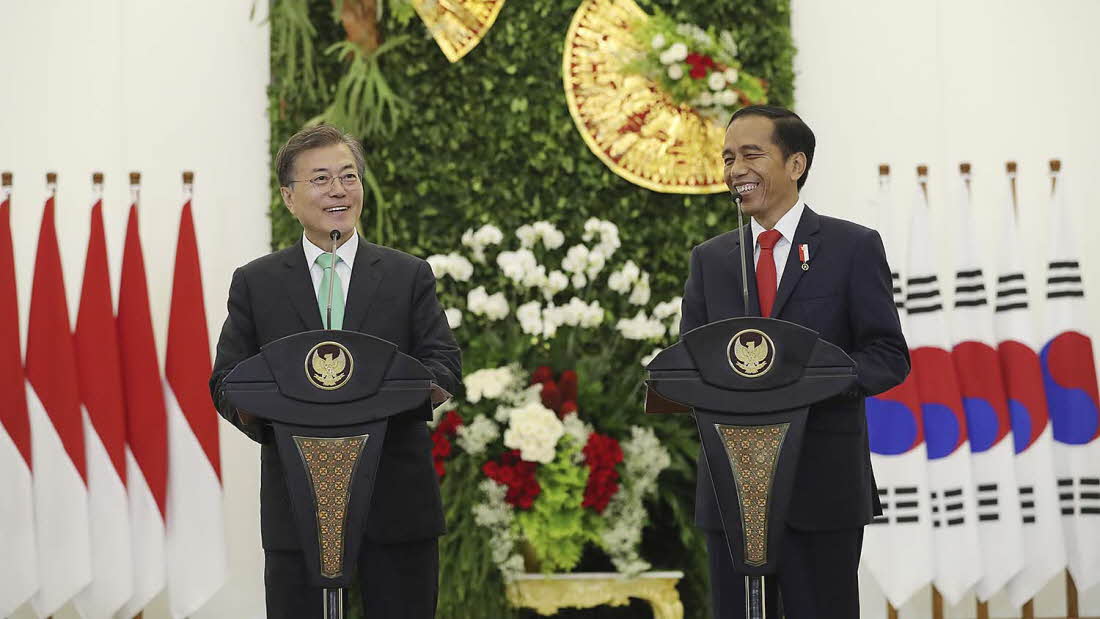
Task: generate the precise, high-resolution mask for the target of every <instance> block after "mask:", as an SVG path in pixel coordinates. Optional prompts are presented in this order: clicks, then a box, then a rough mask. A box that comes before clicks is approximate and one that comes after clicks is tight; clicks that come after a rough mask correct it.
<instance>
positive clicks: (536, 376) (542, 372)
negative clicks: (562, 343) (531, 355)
mask: <svg viewBox="0 0 1100 619" xmlns="http://www.w3.org/2000/svg"><path fill="white" fill-rule="evenodd" d="M548 380H554V370H551V369H550V366H548V365H540V366H539V367H537V368H536V369H535V371H534V372H532V373H531V384H532V385H534V384H536V383H544V382H546V381H548Z"/></svg>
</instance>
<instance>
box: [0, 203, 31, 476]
mask: <svg viewBox="0 0 1100 619" xmlns="http://www.w3.org/2000/svg"><path fill="white" fill-rule="evenodd" d="M0 342H3V343H4V346H3V350H0V426H3V428H4V431H6V432H7V433H8V436H10V437H11V440H12V442H13V443H15V447H16V449H18V450H19V453H20V455H22V456H23V460H25V461H26V462H27V468H28V469H29V468H31V425H30V419H29V418H28V417H27V391H26V388H25V387H24V385H23V379H24V377H23V351H22V350H20V349H19V300H18V296H17V293H16V286H15V250H14V249H13V247H12V242H11V200H10V199H9V198H5V199H4V201H3V202H0Z"/></svg>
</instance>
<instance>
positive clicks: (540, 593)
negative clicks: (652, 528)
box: [506, 572, 684, 619]
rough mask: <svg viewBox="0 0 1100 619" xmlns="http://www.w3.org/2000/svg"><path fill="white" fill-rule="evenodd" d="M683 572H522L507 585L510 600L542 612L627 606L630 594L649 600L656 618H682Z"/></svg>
mask: <svg viewBox="0 0 1100 619" xmlns="http://www.w3.org/2000/svg"><path fill="white" fill-rule="evenodd" d="M683 577H684V574H683V572H645V573H643V574H639V575H638V576H637V577H635V578H624V577H623V576H622V575H621V574H614V573H597V572H593V573H573V574H523V575H521V576H520V577H519V578H517V579H516V580H513V581H511V582H509V583H508V584H507V585H506V593H507V595H508V602H509V603H511V604H512V606H515V607H517V608H531V609H534V610H535V612H537V613H539V614H540V615H543V616H547V615H553V614H556V613H557V612H558V611H559V610H561V609H563V608H592V607H595V606H602V605H604V604H606V605H609V606H625V605H626V604H629V603H630V598H637V599H640V600H644V601H645V602H647V603H649V606H650V608H651V609H652V610H653V619H683V616H684V605H683V603H681V602H680V594H679V592H677V590H676V583H677V581H679V580H680V579H681V578H683Z"/></svg>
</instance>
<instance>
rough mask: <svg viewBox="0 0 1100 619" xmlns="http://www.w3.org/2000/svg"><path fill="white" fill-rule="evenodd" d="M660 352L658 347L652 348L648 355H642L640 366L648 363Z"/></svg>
mask: <svg viewBox="0 0 1100 619" xmlns="http://www.w3.org/2000/svg"><path fill="white" fill-rule="evenodd" d="M660 353H661V349H660V348H654V349H653V350H652V351H651V352H650V353H649V354H648V355H646V356H644V357H642V367H643V368H644V367H645V366H647V365H649V363H650V362H651V361H653V360H654V359H656V358H657V355H659V354H660Z"/></svg>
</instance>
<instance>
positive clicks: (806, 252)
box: [798, 243, 810, 271]
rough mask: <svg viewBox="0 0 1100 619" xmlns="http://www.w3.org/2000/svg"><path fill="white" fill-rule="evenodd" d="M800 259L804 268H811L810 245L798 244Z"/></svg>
mask: <svg viewBox="0 0 1100 619" xmlns="http://www.w3.org/2000/svg"><path fill="white" fill-rule="evenodd" d="M798 259H799V260H800V261H801V262H802V270H803V271H809V270H810V246H809V245H808V244H807V243H803V244H801V245H799V246H798Z"/></svg>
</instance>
